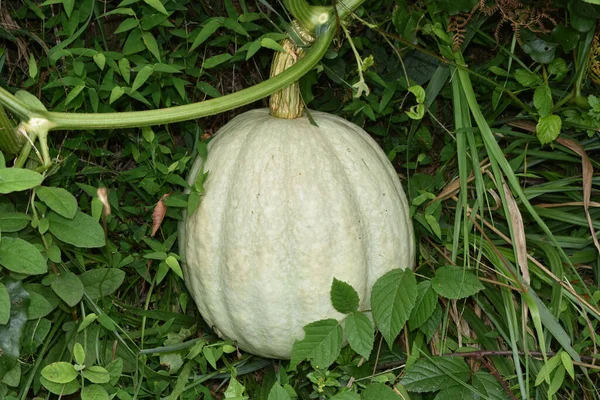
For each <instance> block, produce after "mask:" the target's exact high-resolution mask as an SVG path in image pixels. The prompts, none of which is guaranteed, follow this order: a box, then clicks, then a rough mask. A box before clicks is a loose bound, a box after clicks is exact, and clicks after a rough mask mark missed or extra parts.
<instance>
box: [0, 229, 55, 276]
mask: <svg viewBox="0 0 600 400" xmlns="http://www.w3.org/2000/svg"><path fill="white" fill-rule="evenodd" d="M0 265H1V266H3V267H4V268H6V269H8V270H10V271H12V272H17V273H19V274H26V275H39V274H43V273H46V272H47V271H48V265H47V264H46V260H45V259H44V257H43V256H42V254H41V253H40V251H39V250H38V249H37V247H35V246H34V245H32V244H31V243H29V242H27V241H25V240H23V239H19V238H12V237H3V238H2V240H1V241H0Z"/></svg>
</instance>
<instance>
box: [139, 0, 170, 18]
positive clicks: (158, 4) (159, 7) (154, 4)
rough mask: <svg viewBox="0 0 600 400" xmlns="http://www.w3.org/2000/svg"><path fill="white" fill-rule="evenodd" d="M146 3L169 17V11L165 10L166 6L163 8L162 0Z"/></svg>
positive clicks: (151, 0) (152, 0)
mask: <svg viewBox="0 0 600 400" xmlns="http://www.w3.org/2000/svg"><path fill="white" fill-rule="evenodd" d="M144 3H146V4H148V5H149V6H150V7H152V8H154V9H155V10H156V11H158V12H159V13H161V14H165V15H169V13H168V12H167V9H166V8H165V6H163V4H162V3H161V2H160V0H144Z"/></svg>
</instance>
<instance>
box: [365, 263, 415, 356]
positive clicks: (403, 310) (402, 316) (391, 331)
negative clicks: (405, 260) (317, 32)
mask: <svg viewBox="0 0 600 400" xmlns="http://www.w3.org/2000/svg"><path fill="white" fill-rule="evenodd" d="M416 300H417V281H416V280H415V276H414V274H413V272H412V270H410V269H405V270H401V269H394V270H392V271H390V272H388V273H387V274H385V275H383V276H382V277H381V278H379V279H378V280H377V282H375V285H373V291H372V293H371V308H372V309H373V319H374V320H375V325H377V329H379V331H380V332H381V334H382V335H383V337H384V338H385V340H386V342H387V344H388V346H389V347H390V349H391V348H392V344H393V343H394V340H395V339H396V337H397V336H398V334H399V333H400V330H401V329H402V326H404V323H405V322H406V320H407V319H408V316H409V315H410V313H411V312H412V309H413V307H414V306H415V302H416Z"/></svg>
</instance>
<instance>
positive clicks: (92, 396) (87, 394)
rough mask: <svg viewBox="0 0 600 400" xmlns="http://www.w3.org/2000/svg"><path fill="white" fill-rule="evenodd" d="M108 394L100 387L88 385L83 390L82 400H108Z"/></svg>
mask: <svg viewBox="0 0 600 400" xmlns="http://www.w3.org/2000/svg"><path fill="white" fill-rule="evenodd" d="M108 399H109V397H108V393H107V392H106V389H104V388H103V387H102V386H100V385H86V386H85V387H84V388H83V389H81V400H108Z"/></svg>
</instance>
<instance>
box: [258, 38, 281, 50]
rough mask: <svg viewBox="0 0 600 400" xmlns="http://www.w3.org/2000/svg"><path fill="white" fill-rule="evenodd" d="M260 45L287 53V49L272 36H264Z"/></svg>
mask: <svg viewBox="0 0 600 400" xmlns="http://www.w3.org/2000/svg"><path fill="white" fill-rule="evenodd" d="M260 45H261V46H262V47H265V48H267V49H271V50H275V51H281V52H283V53H285V49H284V48H283V47H282V46H281V45H280V44H279V43H277V42H276V41H274V40H273V39H271V38H267V37H266V38H262V39H261V40H260Z"/></svg>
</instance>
